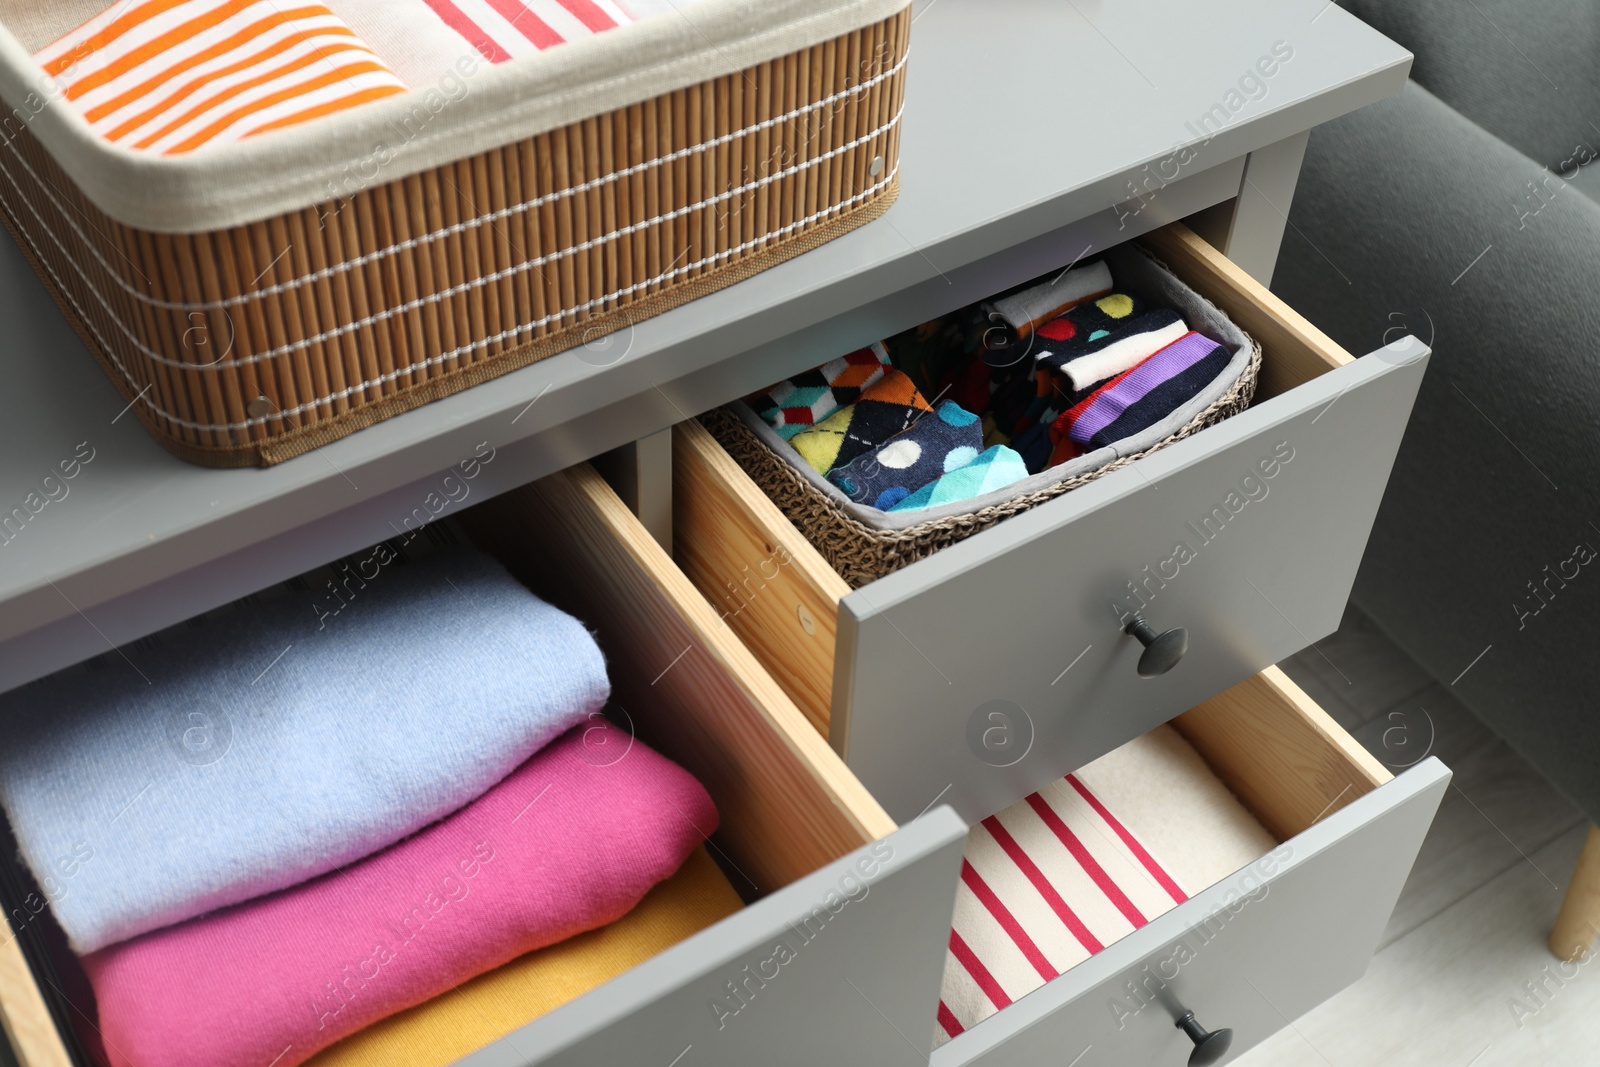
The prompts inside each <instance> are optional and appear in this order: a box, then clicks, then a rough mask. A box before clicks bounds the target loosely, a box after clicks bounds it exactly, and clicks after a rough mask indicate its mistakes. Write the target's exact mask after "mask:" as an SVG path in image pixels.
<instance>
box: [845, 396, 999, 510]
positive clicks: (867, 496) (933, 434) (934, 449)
mask: <svg viewBox="0 0 1600 1067" xmlns="http://www.w3.org/2000/svg"><path fill="white" fill-rule="evenodd" d="M982 451H983V427H982V425H981V424H980V423H979V421H978V416H976V415H974V414H972V412H970V411H968V410H966V409H965V408H963V407H962V406H961V405H960V404H957V403H956V402H955V401H953V400H946V401H944V402H943V403H941V404H940V405H939V407H938V408H937V409H936V410H935V411H934V413H933V414H931V415H924V416H922V417H921V418H919V419H917V421H916V422H913V423H912V424H911V425H910V426H909V427H908V428H907V429H905V430H904V431H902V432H901V433H898V434H896V435H895V436H893V437H891V438H890V439H889V440H887V441H885V442H884V443H883V444H881V445H879V446H878V447H877V448H875V449H873V450H872V451H871V452H866V453H863V454H862V455H860V456H857V457H856V458H855V459H853V460H851V461H850V462H849V463H847V464H845V465H844V466H842V467H836V468H834V469H833V471H832V472H830V473H829V474H828V480H829V481H830V482H832V483H833V484H834V485H836V486H838V487H839V489H840V490H841V491H842V492H844V494H845V495H846V496H848V497H849V498H850V499H851V500H854V501H856V502H857V503H859V504H866V505H868V506H870V507H875V508H878V509H880V510H882V511H888V510H889V509H890V508H892V507H894V506H895V505H896V504H898V503H900V501H902V500H904V499H905V498H906V497H908V496H910V495H911V494H912V493H913V492H915V491H916V490H918V489H920V488H922V487H923V486H924V485H927V484H928V483H929V482H933V481H937V480H938V479H939V477H940V476H941V475H943V474H946V473H947V472H949V471H953V470H956V469H958V468H960V467H964V466H966V465H967V464H968V463H971V462H972V461H973V460H975V459H977V458H978V454H979V453H980V452H982Z"/></svg>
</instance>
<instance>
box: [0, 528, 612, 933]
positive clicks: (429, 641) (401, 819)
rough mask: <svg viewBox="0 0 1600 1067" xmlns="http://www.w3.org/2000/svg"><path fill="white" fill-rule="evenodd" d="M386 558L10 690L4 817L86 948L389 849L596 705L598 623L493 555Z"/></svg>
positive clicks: (0, 700) (1, 720) (1, 763)
mask: <svg viewBox="0 0 1600 1067" xmlns="http://www.w3.org/2000/svg"><path fill="white" fill-rule="evenodd" d="M378 558H379V557H370V558H369V559H367V560H363V561H362V564H363V565H362V566H361V567H359V568H357V567H351V568H348V569H347V570H346V571H345V572H344V573H343V574H342V575H340V577H339V582H338V584H337V585H336V586H333V587H325V588H320V589H304V590H303V591H296V590H293V589H283V588H279V589H274V590H271V591H269V592H268V593H266V594H263V595H261V596H259V597H252V598H247V599H246V600H244V601H240V602H238V603H236V604H234V605H230V606H229V607H227V608H224V609H220V610H219V611H217V612H213V613H211V614H210V615H207V616H203V617H202V618H201V619H198V620H191V622H189V623H187V624H183V625H181V626H179V627H174V628H173V629H171V630H168V631H165V632H164V633H163V634H161V635H160V636H159V642H158V643H156V644H154V645H153V646H152V645H151V644H150V643H141V644H140V645H137V646H134V647H130V648H129V649H127V650H126V651H127V652H128V655H129V658H130V659H131V660H132V661H133V664H134V665H135V666H136V667H137V672H136V670H135V669H134V667H133V666H130V665H129V664H128V663H127V662H125V661H124V660H122V659H121V658H120V657H118V656H106V657H101V658H100V659H99V660H96V661H93V662H91V663H89V664H85V665H80V666H78V667H74V668H71V669H69V670H66V671H63V672H61V673H59V674H56V675H53V676H51V677H49V678H46V679H44V680H43V681H41V682H37V683H35V684H33V685H29V686H25V687H23V688H21V689H18V690H14V691H12V692H10V693H7V694H5V695H3V696H0V805H3V806H4V808H5V812H6V815H7V816H8V818H9V819H10V822H11V826H12V829H13V830H14V832H15V834H16V837H17V841H18V843H19V845H20V846H21V850H22V854H23V857H24V858H25V859H26V861H27V863H28V865H29V866H30V867H31V868H32V869H33V872H34V875H35V876H36V877H37V879H38V880H39V882H40V884H41V886H42V888H43V892H44V894H45V896H46V897H47V898H48V899H49V901H50V903H51V906H52V908H53V909H54V911H55V914H56V917H57V919H58V920H59V921H60V923H61V925H62V927H63V928H64V929H65V930H66V933H67V937H68V939H69V941H70V942H71V944H72V947H73V949H74V950H75V951H77V952H80V953H87V952H91V951H93V950H95V949H98V948H101V947H103V946H105V945H108V944H111V943H114V942H117V941H122V940H125V939H127V938H129V937H133V936H134V935H136V934H140V933H144V932H145V931H148V930H153V929H156V928H158V927H162V926H167V925H169V924H172V923H175V922H179V921H181V920H184V919H188V918H192V917H193V916H196V915H199V914H201V913H203V912H206V911H210V910H211V909H213V908H217V907H221V906H223V905H226V904H233V903H237V902H239V901H242V900H247V899H249V898H251V897H255V896H259V895H261V894H263V893H268V892H271V891H273V890H277V889H282V888H284V887H286V886H290V885H293V884H296V883H298V882H302V881H305V880H306V879H308V878H311V877H314V876H316V875H319V874H323V873H325V872H327V871H330V870H334V869H336V868H339V867H342V866H344V865H345V864H348V863H350V862H351V861H353V860H356V859H359V858H361V857H362V856H366V855H368V854H370V853H372V852H374V851H376V850H378V849H380V848H383V847H384V846H386V845H389V844H392V843H393V842H395V841H397V840H399V839H400V838H402V837H404V836H406V835H408V834H410V833H412V832H414V831H416V830H418V829H420V828H421V827H423V826H425V825H427V824H428V823H430V822H433V821H435V820H437V819H439V818H441V817H442V816H444V815H447V814H449V813H451V812H453V811H455V810H456V809H457V808H459V807H461V806H462V805H463V804H465V803H467V802H468V801H470V800H472V799H474V798H475V797H477V796H478V795H479V794H481V793H483V792H484V791H485V790H486V789H488V788H489V787H490V786H491V785H493V784H494V783H496V782H498V781H499V780H500V779H501V778H503V777H505V776H506V775H507V774H508V773H510V772H511V771H512V770H513V769H515V768H516V767H517V766H518V765H519V764H520V763H522V762H523V761H524V760H525V759H527V758H528V757H529V756H531V755H532V754H533V753H534V752H536V751H538V750H539V749H540V748H541V747H543V746H544V745H545V744H546V743H548V742H550V741H552V740H554V739H555V738H556V737H557V736H558V735H560V734H561V733H562V732H563V731H565V730H567V729H568V728H569V727H571V726H573V725H576V724H577V723H579V722H582V721H584V720H585V719H586V718H587V717H588V716H589V715H590V714H591V713H594V712H598V711H599V710H600V708H601V707H602V706H603V705H604V703H605V701H606V699H607V697H608V695H609V685H608V683H607V680H606V670H605V662H604V660H603V658H602V657H601V654H600V650H599V648H598V647H597V646H596V645H595V642H594V639H593V638H592V637H591V636H590V635H589V633H588V631H586V630H585V629H584V627H583V626H582V624H580V623H579V622H578V621H577V620H576V619H574V618H572V617H571V616H569V615H566V614H564V613H562V612H561V611H558V610H557V609H555V608H553V607H551V606H550V605H548V604H546V603H544V602H543V601H541V600H539V599H538V598H537V597H535V596H534V595H533V594H532V593H530V592H528V591H527V589H525V588H524V587H523V586H521V585H520V584H518V583H517V582H516V580H515V579H513V578H512V577H511V576H510V575H509V574H507V573H506V571H505V570H504V569H503V568H502V567H501V566H500V565H499V564H498V563H496V562H495V561H493V560H492V559H490V558H489V557H487V556H485V555H483V554H481V553H478V552H475V551H469V550H465V549H450V550H446V551H442V552H437V553H434V554H432V555H430V556H427V557H422V558H415V559H410V560H404V559H399V558H393V557H390V559H389V560H388V562H386V563H379V562H377V561H376V560H377V559H378ZM368 575H370V576H371V577H370V578H368V577H367V576H368ZM341 604H342V605H343V606H342V607H340V605H341ZM331 608H338V609H339V610H338V611H337V613H336V614H335V613H333V612H332V611H331V610H330V609H331ZM140 672H142V674H143V675H144V676H145V677H147V678H148V679H149V684H146V682H145V680H144V678H141V677H140ZM447 873H449V872H428V871H418V872H417V878H418V885H419V887H421V886H424V885H432V884H435V883H436V882H437V879H438V877H439V876H440V875H443V874H447ZM430 879H431V880H430Z"/></svg>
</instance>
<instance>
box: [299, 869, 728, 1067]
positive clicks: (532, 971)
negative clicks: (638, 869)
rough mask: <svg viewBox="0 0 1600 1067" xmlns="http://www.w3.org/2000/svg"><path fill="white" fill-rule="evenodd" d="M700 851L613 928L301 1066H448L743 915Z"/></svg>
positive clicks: (497, 974) (553, 949) (392, 1020)
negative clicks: (693, 936)
mask: <svg viewBox="0 0 1600 1067" xmlns="http://www.w3.org/2000/svg"><path fill="white" fill-rule="evenodd" d="M743 906H744V905H743V902H741V901H740V900H739V895H738V894H737V893H735V892H734V891H733V886H731V885H729V884H728V880H727V878H725V877H724V876H723V874H722V871H721V870H719V869H718V868H717V865H716V863H714V862H713V861H712V859H711V857H710V856H709V855H708V854H707V853H706V850H705V848H704V847H703V846H702V847H700V848H697V849H695V850H694V851H693V852H692V853H690V854H689V858H688V859H687V860H686V861H684V864H683V866H682V867H681V868H679V870H678V873H677V874H675V875H673V876H672V877H671V878H669V879H667V880H666V881H665V882H662V883H661V884H660V885H658V886H656V887H655V888H654V889H652V890H651V891H650V892H649V893H648V894H646V896H645V898H644V899H643V900H641V901H640V902H639V904H638V906H637V907H635V908H634V909H633V910H632V911H630V912H629V913H628V914H627V915H625V916H623V917H622V918H621V919H618V920H617V921H616V922H614V923H612V924H611V925H609V926H603V927H601V928H600V929H598V930H591V931H590V932H588V933H586V934H579V935H578V936H577V937H573V938H569V939H568V940H566V941H562V942H561V943H560V944H556V945H551V946H550V947H549V948H544V949H540V950H539V951H537V952H530V953H528V954H527V955H526V956H523V957H521V958H519V959H515V960H512V961H511V962H510V963H508V964H506V965H505V966H504V967H500V968H498V969H496V970H493V971H490V972H489V973H488V974H485V975H480V976H479V977H477V978H474V979H473V980H472V981H470V982H467V983H465V984H463V985H461V986H458V987H457V988H456V989H454V990H453V991H451V992H449V993H447V994H445V995H444V996H442V997H439V998H437V999H435V1000H430V1001H428V1002H427V1003H426V1004H419V1005H418V1006H417V1007H415V1008H412V1009H410V1010H409V1011H405V1012H401V1013H400V1014H399V1015H394V1016H390V1017H389V1018H387V1019H385V1020H383V1021H382V1022H380V1023H378V1024H377V1025H375V1026H371V1027H368V1028H367V1029H365V1030H362V1031H361V1032H360V1033H357V1034H352V1035H351V1036H350V1037H347V1038H345V1039H344V1040H343V1041H341V1042H339V1043H338V1044H337V1045H334V1046H332V1047H331V1048H329V1049H327V1050H325V1051H324V1052H322V1053H321V1054H320V1055H318V1056H316V1057H314V1058H313V1059H311V1060H308V1061H307V1063H306V1067H368V1065H370V1064H374V1063H404V1064H406V1065H407V1067H445V1065H446V1064H451V1063H454V1062H455V1061H456V1060H459V1059H460V1058H461V1057H463V1056H465V1055H467V1054H468V1053H469V1052H473V1051H475V1050H477V1049H480V1048H482V1047H483V1046H484V1045H487V1044H489V1043H490V1042H492V1041H494V1040H496V1039H498V1038H501V1037H504V1036H505V1035H506V1034H509V1033H511V1032H512V1031H513V1030H515V1029H517V1028H518V1027H520V1026H525V1025H526V1024H528V1023H530V1022H532V1021H533V1020H534V1019H537V1018H538V1017H539V1016H541V1015H544V1014H545V1013H547V1012H550V1011H553V1010H554V1009H556V1008H558V1007H560V1006H561V1005H563V1004H565V1003H566V1002H567V1001H569V1000H575V999H576V998H578V997H580V996H582V995H583V994H584V993H587V992H588V991H589V990H591V989H593V988H595V987H596V986H599V985H602V984H604V983H605V982H608V981H610V980H611V979H612V978H615V977H616V976H617V975H619V974H621V973H622V972H623V971H626V970H628V969H629V968H631V967H633V966H634V965H635V964H638V963H642V962H644V961H645V960H647V959H649V958H650V957H651V956H654V955H656V954H657V953H658V952H662V951H664V950H665V949H668V948H671V947H672V946H673V945H675V944H677V943H678V942H679V941H682V940H683V939H684V938H686V937H688V936H689V935H690V934H694V933H697V932H699V931H701V930H703V929H705V928H706V927H708V926H710V925H711V924H712V923H714V922H717V921H718V920H719V919H723V918H726V917H727V916H729V915H732V914H733V913H734V912H736V911H738V910H739V909H740V908H741V907H743Z"/></svg>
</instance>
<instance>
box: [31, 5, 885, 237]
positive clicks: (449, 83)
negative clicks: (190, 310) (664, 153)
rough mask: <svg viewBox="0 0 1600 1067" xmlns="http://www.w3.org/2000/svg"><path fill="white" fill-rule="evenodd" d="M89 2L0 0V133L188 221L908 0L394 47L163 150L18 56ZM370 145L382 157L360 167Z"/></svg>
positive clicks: (358, 12) (465, 149) (143, 222)
mask: <svg viewBox="0 0 1600 1067" xmlns="http://www.w3.org/2000/svg"><path fill="white" fill-rule="evenodd" d="M382 2H383V0H343V2H342V3H339V4H338V5H337V7H338V13H339V14H340V15H341V16H342V17H344V18H345V19H346V21H348V22H349V23H350V24H351V26H352V28H354V29H356V30H357V32H359V33H363V34H365V35H370V37H371V40H369V43H370V44H372V45H373V46H374V47H375V48H377V49H379V50H380V51H388V50H397V49H396V47H395V45H393V44H389V43H388V42H387V41H386V37H388V36H389V35H390V34H392V33H394V32H396V31H395V28H394V27H392V26H390V27H389V33H388V34H386V33H385V20H384V17H383V15H382ZM104 7H105V4H104V3H102V2H100V0H90V2H83V0H54V2H46V3H41V2H40V0H0V100H3V101H4V103H5V105H6V107H5V109H4V111H5V113H6V114H3V115H0V119H5V122H4V125H3V127H0V140H9V139H11V138H13V137H15V135H16V132H17V128H18V127H19V126H23V127H25V128H26V129H27V130H28V131H29V132H30V133H31V134H32V135H33V136H35V137H37V138H38V140H39V141H40V143H41V144H42V145H43V146H44V148H45V149H46V150H47V151H48V152H49V153H50V155H51V156H52V157H53V158H54V159H55V160H56V161H57V162H58V163H59V164H60V165H61V167H62V169H63V171H65V173H66V175H67V177H68V178H70V179H71V181H72V182H73V184H74V185H76V186H77V187H78V188H79V189H81V190H82V191H83V193H84V194H85V195H86V196H87V197H88V198H89V200H90V201H91V202H92V203H94V204H95V206H97V207H98V208H100V209H101V210H102V211H104V212H105V213H106V214H107V215H109V216H110V217H111V218H113V219H115V220H116V221H118V222H122V223H125V224H127V225H129V226H136V227H139V228H140V229H144V230H150V231H154V232H157V233H193V232H196V231H202V230H214V229H222V228H225V227H230V226H240V225H244V224H247V223H250V222H256V221H260V220H262V219H268V218H272V217H273V216H276V215H281V214H283V213H285V212H290V211H299V210H302V209H304V208H307V207H310V206H312V205H315V204H318V203H321V202H323V201H326V200H327V199H329V190H330V188H332V189H336V190H338V191H339V194H340V195H352V194H354V193H356V192H359V191H361V190H363V189H367V188H372V187H374V186H378V185H382V184H384V183H387V182H391V181H394V180H395V179H397V178H403V177H406V176H408V175H411V174H417V173H420V172H422V171H426V170H429V169H431V168H434V167H440V166H445V165H447V164H451V163H454V162H456V161H458V160H461V159H464V158H466V157H469V156H473V155H476V154H478V153H480V152H485V151H489V150H491V149H494V148H497V147H499V146H501V145H506V144H510V143H513V142H516V141H520V140H523V139H525V138H528V137H532V136H534V135H535V134H539V133H545V132H548V131H550V130H555V129H558V128H560V127H562V126H566V125H568V124H570V123H573V122H577V121H580V120H582V119H585V118H589V117H591V116H595V115H600V114H603V113H605V112H608V111H612V110H615V109H617V108H624V107H627V106H629V105H631V104H636V103H638V102H640V101H642V100H647V99H650V98H653V97H656V96H660V95H662V94H664V93H669V92H673V91H675V90H678V89H683V88H687V87H688V86H691V85H697V84H700V83H702V82H705V81H709V80H711V79H713V78H719V77H723V76H725V75H728V74H732V73H734V72H736V71H740V70H743V69H744V68H746V67H749V66H752V65H755V64H758V63H765V62H768V61H770V60H773V59H776V58H778V57H781V56H786V55H788V54H790V53H792V52H796V51H798V50H800V49H803V48H807V47H810V46H811V45H814V44H817V43H819V42H821V41H824V40H829V39H831V38H833V37H837V36H841V35H843V34H847V33H851V32H853V31H856V30H859V29H862V28H864V27H866V26H870V25H872V24H873V23H875V22H879V21H882V20H883V19H885V18H888V17H890V16H892V15H894V14H896V13H898V12H899V11H902V10H904V9H905V8H907V7H909V0H762V2H761V3H759V4H751V3H747V2H745V0H695V2H693V3H688V2H684V3H680V4H679V5H678V8H677V10H675V11H674V12H673V13H671V14H668V15H661V16H658V17H655V18H646V19H643V20H642V21H639V22H635V23H631V24H629V25H625V26H620V27H618V28H616V29H613V30H610V31H608V32H606V33H598V34H595V35H593V36H590V37H585V38H581V39H579V40H575V41H569V42H567V43H565V44H563V45H561V46H560V47H559V48H552V49H550V50H549V51H547V52H542V53H540V54H539V55H536V56H528V57H524V58H522V59H518V60H516V61H514V62H510V63H501V64H498V65H493V64H490V63H488V62H487V61H486V60H483V59H482V57H480V56H477V55H476V53H472V52H471V50H470V49H456V48H452V49H451V50H452V51H454V52H458V53H460V55H459V56H458V60H460V59H465V60H468V61H469V62H466V63H465V64H464V65H463V66H462V67H459V68H458V67H457V66H455V65H454V64H452V65H450V66H448V67H446V68H444V69H433V68H434V67H435V66H436V65H437V63H436V60H437V58H438V57H437V55H432V54H428V55H424V56H418V57H414V58H413V59H412V61H410V62H407V61H406V60H405V57H404V56H403V55H402V56H400V57H399V58H398V59H397V60H396V64H397V69H398V70H399V71H400V73H401V75H402V77H404V78H405V79H406V80H407V81H408V82H409V83H411V84H412V86H413V88H412V89H411V91H410V92H407V93H405V94H402V95H400V96H395V97H392V98H389V99H386V100H379V101H375V102H373V103H371V104H368V105H365V106H363V107H360V108H354V109H352V110H350V111H346V112H341V113H338V114H333V115H329V116H326V117H325V118H322V119H319V120H318V121H316V122H311V123H305V124H303V125H300V126H292V127H289V128H287V129H284V130H279V131H276V132H275V133H274V134H273V135H272V136H270V137H257V138H251V139H250V140H247V141H239V142H232V143H227V144H220V145H215V146H212V147H211V148H208V149H206V150H204V151H199V152H194V153H189V154H186V155H183V156H173V157H163V156H159V155H155V154H152V153H149V152H141V151H137V150H134V149H131V148H127V147H124V146H121V145H118V144H114V143H112V142H110V141H107V140H106V139H105V138H104V137H101V136H100V135H99V134H98V133H96V132H95V131H94V130H92V129H91V128H90V127H89V124H88V123H87V122H86V121H84V119H83V117H82V116H81V115H79V114H78V113H77V112H76V111H75V110H74V109H73V108H71V107H68V106H64V105H63V103H62V102H61V101H59V100H57V99H55V97H56V95H57V90H56V89H55V88H54V86H53V85H52V83H51V79H50V78H49V77H48V76H47V75H46V74H45V73H44V71H43V70H41V69H40V67H39V65H38V63H36V62H35V61H34V59H33V56H32V54H31V52H30V50H29V49H30V46H31V47H34V48H37V47H41V46H43V45H44V44H47V43H49V41H50V40H52V39H54V38H55V37H57V36H59V35H60V34H61V33H63V32H65V31H67V30H69V29H71V28H72V27H74V26H76V25H79V24H81V23H82V22H83V21H85V20H86V19H87V18H89V17H91V16H93V15H94V14H96V13H97V12H98V11H99V10H101V9H102V8H104ZM19 37H20V38H22V39H19ZM24 40H25V41H26V42H27V43H26V44H24ZM402 47H403V46H402ZM469 53H470V54H469ZM468 70H470V73H468V72H467V71H468ZM441 101H442V102H443V103H441ZM773 110H775V111H777V110H782V109H781V108H774V109H773ZM423 116H425V117H426V121H423ZM378 145H382V146H383V147H384V151H383V152H381V153H380V155H381V157H382V161H383V165H382V167H381V168H378V173H373V170H374V168H373V166H372V163H373V157H374V149H375V147H376V146H378Z"/></svg>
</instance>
